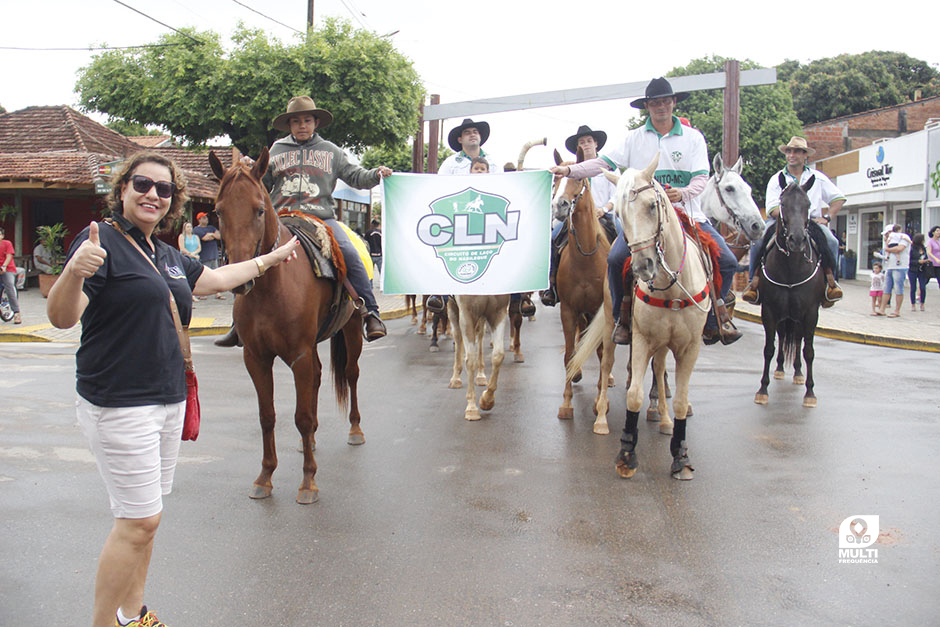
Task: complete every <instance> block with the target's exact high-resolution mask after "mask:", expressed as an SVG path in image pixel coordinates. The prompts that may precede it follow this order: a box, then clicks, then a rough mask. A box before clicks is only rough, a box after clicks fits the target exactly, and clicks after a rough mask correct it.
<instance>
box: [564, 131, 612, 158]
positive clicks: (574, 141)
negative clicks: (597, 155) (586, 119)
mask: <svg viewBox="0 0 940 627" xmlns="http://www.w3.org/2000/svg"><path fill="white" fill-rule="evenodd" d="M585 135H590V136H591V137H593V138H594V141H595V142H597V151H598V152H600V150H601V148H603V147H604V144H606V143H607V133H605V132H604V131H592V130H591V127H590V126H588V125H587V124H582V125H581V126H579V127H578V132H577V133H575V134H574V135H572V136H571V137H569V138H568V139H566V140H565V148H567V149H568V152H572V153H575V154H577V153H578V140H579V139H581V138H582V137H584V136H585Z"/></svg>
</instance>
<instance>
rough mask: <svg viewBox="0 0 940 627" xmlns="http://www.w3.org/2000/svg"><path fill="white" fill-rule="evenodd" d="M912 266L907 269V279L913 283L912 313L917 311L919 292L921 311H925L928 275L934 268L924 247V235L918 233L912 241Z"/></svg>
mask: <svg viewBox="0 0 940 627" xmlns="http://www.w3.org/2000/svg"><path fill="white" fill-rule="evenodd" d="M910 263H911V265H910V267H909V268H908V269H907V278H908V280H909V281H910V282H911V311H917V303H918V298H917V292H918V288H919V291H920V310H921V311H924V300H925V299H926V298H927V281H929V280H930V275H929V274H928V273H929V272H930V271H931V270H932V267H931V265H930V257H928V256H927V247H926V246H925V245H924V234H923V233H918V234H917V235H915V236H914V239H913V240H911V262H910Z"/></svg>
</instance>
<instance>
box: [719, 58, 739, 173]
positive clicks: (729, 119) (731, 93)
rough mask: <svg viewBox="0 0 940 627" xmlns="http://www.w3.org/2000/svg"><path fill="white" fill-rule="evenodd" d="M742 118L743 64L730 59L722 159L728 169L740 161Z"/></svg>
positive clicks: (726, 73) (727, 76)
mask: <svg viewBox="0 0 940 627" xmlns="http://www.w3.org/2000/svg"><path fill="white" fill-rule="evenodd" d="M740 117H741V64H740V63H738V62H737V61H736V60H734V59H729V60H727V61H725V98H724V117H723V120H722V137H721V140H722V141H721V144H722V153H721V158H722V159H724V162H725V165H726V166H728V167H731V166H732V165H734V162H735V161H737V160H738V152H739V143H738V140H739V137H740Z"/></svg>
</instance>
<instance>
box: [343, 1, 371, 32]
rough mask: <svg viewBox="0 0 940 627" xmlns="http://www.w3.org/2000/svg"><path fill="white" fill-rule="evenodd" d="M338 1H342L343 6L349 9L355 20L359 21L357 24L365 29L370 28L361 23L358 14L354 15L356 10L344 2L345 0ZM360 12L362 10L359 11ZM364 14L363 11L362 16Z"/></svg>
mask: <svg viewBox="0 0 940 627" xmlns="http://www.w3.org/2000/svg"><path fill="white" fill-rule="evenodd" d="M339 1H340V2H342V3H343V6H344V7H346V10H347V11H349V14H350V15H352V16H353V17H354V18H355V19H356V21H357V22H359V26H361V27H363V28H364V29H365V30H372V29H370V28H369V27H368V26H366V25H365V24H363V22H362V20H360V19H359V16H358V15H356V12H355V11H353V10H352V8H351V7H350V6H349V4H347V3H346V0H339ZM360 13H362V12H361V11H360ZM365 15H366V14H365V13H362V16H363V17H365Z"/></svg>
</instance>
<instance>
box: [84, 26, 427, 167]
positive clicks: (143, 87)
mask: <svg viewBox="0 0 940 627" xmlns="http://www.w3.org/2000/svg"><path fill="white" fill-rule="evenodd" d="M187 35H188V36H187ZM190 37H192V38H194V39H197V40H199V41H201V42H202V44H200V45H197V44H194V43H193V42H192V39H190ZM233 41H234V43H235V48H234V50H232V51H231V52H230V53H226V52H225V51H224V50H223V49H222V46H221V44H220V40H219V36H218V35H217V34H216V33H214V32H212V31H198V32H197V31H196V30H195V29H183V30H182V34H181V33H173V34H169V35H164V36H162V37H161V38H160V39H159V41H158V42H157V43H160V44H167V45H166V46H164V47H159V48H146V49H140V50H133V51H118V50H112V51H107V52H104V53H102V54H100V55H97V56H95V57H94V58H93V60H92V62H91V63H90V64H89V65H88V66H86V67H84V68H82V70H81V71H80V74H79V79H78V82H77V84H76V91H77V92H78V93H79V96H80V104H81V106H82V107H83V108H84V109H86V110H95V111H100V112H102V113H106V114H108V115H110V116H112V118H121V119H124V120H127V121H130V122H137V123H140V124H145V125H156V126H161V127H163V128H165V129H167V131H168V132H170V133H171V134H173V135H174V136H176V137H179V138H182V139H183V140H185V141H187V142H190V143H192V144H203V143H205V142H206V141H207V140H209V139H211V138H213V137H218V136H220V135H228V137H229V138H230V139H231V141H232V143H233V144H234V145H235V146H236V147H237V148H238V149H239V150H241V151H242V152H244V153H246V154H257V153H258V151H260V149H261V148H262V147H263V146H269V145H270V144H271V143H272V142H273V141H274V140H275V139H277V138H278V137H279V136H280V135H282V133H281V132H279V131H276V130H274V129H272V128H271V121H272V120H273V119H274V117H276V116H277V115H278V114H280V113H283V112H284V110H285V107H286V105H287V101H288V100H289V99H290V98H291V97H292V96H298V95H311V96H312V97H313V98H314V100H316V102H317V106H319V107H322V108H324V109H328V110H329V111H330V112H332V113H333V116H334V122H333V124H332V125H330V126H329V127H327V128H325V129H323V131H322V133H321V134H322V135H323V137H325V138H327V139H329V140H331V141H333V142H335V143H337V144H339V145H341V146H345V147H347V148H351V149H354V150H361V149H364V148H366V147H368V146H375V145H380V144H388V145H394V144H397V143H401V142H404V141H405V139H406V138H408V137H410V136H411V135H413V134H414V132H415V131H416V129H417V120H418V104H419V103H420V102H421V101H422V100H423V98H424V90H423V88H422V86H421V84H420V81H419V77H418V75H417V73H416V72H415V70H414V67H413V66H412V64H411V62H410V61H409V60H408V59H407V58H406V57H404V56H403V55H402V54H401V53H399V52H398V51H397V50H395V48H394V47H393V46H392V44H391V43H390V42H389V40H388V39H386V38H383V37H379V36H378V35H376V34H374V33H371V32H366V31H362V30H354V29H353V28H352V26H351V25H350V24H349V23H348V22H345V21H340V20H332V19H331V20H327V21H326V22H325V23H324V25H323V26H322V27H321V28H319V29H317V30H311V31H310V32H308V33H307V36H306V38H305V39H304V40H303V41H299V42H297V43H295V44H292V45H284V44H282V43H281V42H280V41H279V40H277V39H273V38H269V37H268V36H267V35H266V34H265V33H264V32H263V31H261V30H253V29H248V28H245V27H244V26H242V25H239V27H238V28H237V29H236V32H235V34H234V36H233Z"/></svg>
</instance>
